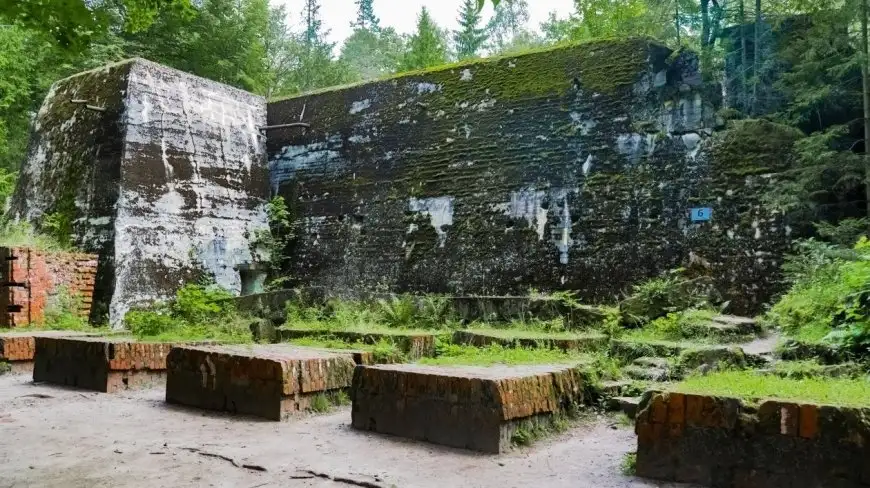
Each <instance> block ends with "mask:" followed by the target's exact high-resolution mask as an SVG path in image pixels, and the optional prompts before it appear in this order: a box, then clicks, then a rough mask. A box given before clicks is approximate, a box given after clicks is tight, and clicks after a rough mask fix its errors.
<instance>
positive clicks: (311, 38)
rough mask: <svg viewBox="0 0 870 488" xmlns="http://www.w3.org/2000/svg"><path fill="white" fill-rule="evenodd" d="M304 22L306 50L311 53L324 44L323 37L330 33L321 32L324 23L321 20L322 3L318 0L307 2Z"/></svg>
mask: <svg viewBox="0 0 870 488" xmlns="http://www.w3.org/2000/svg"><path fill="white" fill-rule="evenodd" d="M302 17H303V19H302V20H303V22H305V38H304V42H305V50H306V51H308V52H310V51H311V50H312V49H314V48H315V47H316V46H317V44H319V43H321V42H323V41H322V39H323V36H325V35H326V34H328V32H321V29H322V28H323V22H322V21H321V20H320V2H318V0H305V7H303V9H302Z"/></svg>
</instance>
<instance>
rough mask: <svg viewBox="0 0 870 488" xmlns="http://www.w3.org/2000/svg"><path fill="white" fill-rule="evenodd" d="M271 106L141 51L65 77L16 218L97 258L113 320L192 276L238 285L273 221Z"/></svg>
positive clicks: (99, 300) (28, 169) (40, 125)
mask: <svg viewBox="0 0 870 488" xmlns="http://www.w3.org/2000/svg"><path fill="white" fill-rule="evenodd" d="M79 102H80V103H79ZM88 105H90V106H91V107H95V108H96V109H89V108H88V107H87V106H88ZM265 112H266V102H265V100H264V99H263V98H262V97H258V96H255V95H252V94H249V93H246V92H243V91H241V90H237V89H235V88H231V87H228V86H224V85H221V84H219V83H215V82H212V81H209V80H205V79H202V78H198V77H196V76H192V75H189V74H186V73H182V72H180V71H176V70H173V69H170V68H167V67H164V66H160V65H158V64H155V63H151V62H148V61H145V60H141V59H134V60H129V61H125V62H121V63H118V64H115V65H110V66H107V67H104V68H101V69H97V70H94V71H89V72H86V73H81V74H78V75H76V76H73V77H70V78H67V79H64V80H61V81H59V82H57V83H55V84H54V85H53V87H52V89H51V91H50V92H49V94H48V96H47V97H46V100H45V102H44V103H43V106H42V108H41V109H40V112H39V115H38V116H37V120H36V123H35V126H34V131H33V136H32V140H31V144H30V150H29V154H28V158H27V160H26V161H25V162H24V165H23V167H22V172H21V178H20V180H19V182H18V186H17V188H16V191H15V195H14V197H13V199H12V203H11V214H12V216H13V217H15V218H20V219H25V220H28V221H30V222H31V223H33V224H34V225H35V226H37V227H38V228H41V229H42V230H44V231H51V232H52V233H54V234H56V235H59V236H60V237H68V238H69V239H70V241H71V243H72V244H74V245H75V246H76V247H78V248H80V249H82V250H85V251H89V252H94V253H96V254H98V255H99V256H100V265H99V275H98V278H97V286H96V291H95V296H94V303H95V305H94V310H95V312H101V313H102V315H105V313H106V312H108V313H109V319H110V321H111V323H113V324H114V325H120V323H121V320H122V319H123V317H124V315H125V313H126V312H127V310H129V309H130V308H131V307H135V306H138V305H144V304H147V303H150V302H153V301H155V300H161V299H166V298H169V297H171V296H173V295H174V294H175V291H176V290H177V289H178V288H179V287H180V286H181V285H182V284H184V283H185V282H186V281H190V280H195V279H199V278H202V277H210V278H213V279H214V280H215V281H216V282H217V284H219V285H221V286H223V287H225V288H227V289H229V290H231V291H234V292H236V293H239V292H240V291H241V276H240V271H239V266H240V265H244V264H248V263H251V262H252V261H253V260H254V259H255V256H253V255H252V250H251V247H252V244H253V241H254V240H255V238H256V235H257V233H258V231H262V230H265V229H266V228H267V227H268V222H267V218H266V212H265V202H266V198H267V197H268V192H269V187H268V168H267V166H266V158H265V147H264V144H263V139H262V135H261V134H260V132H259V127H260V126H262V125H264V124H265V118H266V113H265ZM47 216H51V218H47ZM49 224H51V225H49Z"/></svg>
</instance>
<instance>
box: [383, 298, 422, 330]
mask: <svg viewBox="0 0 870 488" xmlns="http://www.w3.org/2000/svg"><path fill="white" fill-rule="evenodd" d="M378 308H379V312H380V315H381V317H382V318H383V321H384V323H385V324H386V325H387V326H389V327H396V328H400V327H411V326H412V325H413V324H414V322H415V319H416V317H417V304H416V303H415V301H414V297H412V296H411V295H399V296H395V297H393V298H391V299H390V300H378Z"/></svg>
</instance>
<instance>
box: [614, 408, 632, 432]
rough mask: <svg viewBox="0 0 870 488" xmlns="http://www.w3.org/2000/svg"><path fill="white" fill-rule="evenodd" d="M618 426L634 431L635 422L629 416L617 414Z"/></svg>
mask: <svg viewBox="0 0 870 488" xmlns="http://www.w3.org/2000/svg"><path fill="white" fill-rule="evenodd" d="M616 425H618V426H620V427H622V428H625V429H633V428H634V420H633V419H632V418H631V417H629V416H628V415H626V414H624V413H622V412H619V413H618V414H616Z"/></svg>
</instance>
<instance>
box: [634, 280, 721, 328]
mask: <svg viewBox="0 0 870 488" xmlns="http://www.w3.org/2000/svg"><path fill="white" fill-rule="evenodd" d="M682 273H683V270H681V269H678V270H674V271H671V272H669V273H668V274H666V275H665V276H661V277H659V278H653V279H649V280H646V281H644V282H641V283H639V284H637V285H635V286H634V287H633V289H632V293H631V295H630V296H629V297H628V298H626V299H625V300H624V301H623V302H622V303H621V304H620V306H619V308H620V312H621V314H622V321H623V322H625V323H628V324H642V323H646V322H648V321H650V320H654V319H657V318H659V317H663V316H665V315H667V314H668V313H672V312H677V311H681V310H686V309H690V308H702V307H704V306H705V305H706V304H707V302H708V295H707V294H706V293H704V289H703V287H702V286H700V285H701V284H702V281H701V280H698V279H694V280H690V279H687V278H685V277H684V276H683V275H682Z"/></svg>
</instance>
